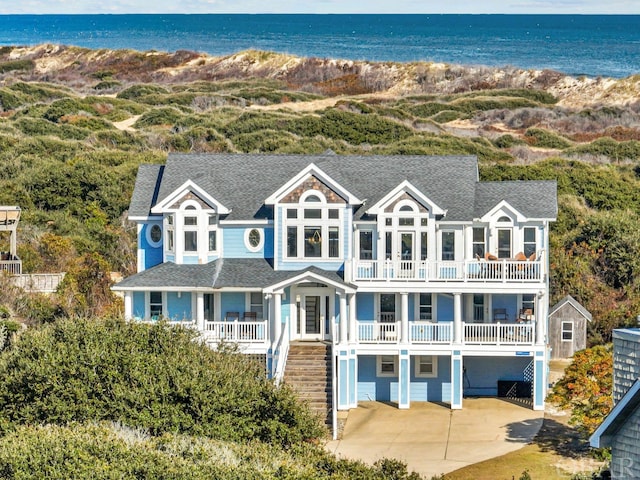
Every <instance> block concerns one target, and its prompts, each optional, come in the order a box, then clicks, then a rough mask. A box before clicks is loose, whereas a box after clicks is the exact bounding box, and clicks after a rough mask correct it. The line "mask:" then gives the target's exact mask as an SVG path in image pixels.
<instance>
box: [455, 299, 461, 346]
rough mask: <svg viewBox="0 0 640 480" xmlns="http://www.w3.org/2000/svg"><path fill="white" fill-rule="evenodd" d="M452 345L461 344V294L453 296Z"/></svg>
mask: <svg viewBox="0 0 640 480" xmlns="http://www.w3.org/2000/svg"><path fill="white" fill-rule="evenodd" d="M453 343H462V294H461V293H454V294H453Z"/></svg>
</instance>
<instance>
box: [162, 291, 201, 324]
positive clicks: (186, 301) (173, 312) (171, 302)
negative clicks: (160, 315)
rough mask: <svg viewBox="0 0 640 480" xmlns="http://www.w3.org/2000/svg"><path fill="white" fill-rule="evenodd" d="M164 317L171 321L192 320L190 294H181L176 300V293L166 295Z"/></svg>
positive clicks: (193, 316)
mask: <svg viewBox="0 0 640 480" xmlns="http://www.w3.org/2000/svg"><path fill="white" fill-rule="evenodd" d="M166 311H167V312H166V317H167V318H169V319H171V320H193V319H194V318H195V315H192V314H191V293H189V292H182V293H181V295H180V298H178V293H177V292H168V293H167V308H166Z"/></svg>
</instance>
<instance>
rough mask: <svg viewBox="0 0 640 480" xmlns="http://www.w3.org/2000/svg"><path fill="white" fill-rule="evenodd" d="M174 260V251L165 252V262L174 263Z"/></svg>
mask: <svg viewBox="0 0 640 480" xmlns="http://www.w3.org/2000/svg"><path fill="white" fill-rule="evenodd" d="M175 261H176V256H175V254H174V253H167V262H173V263H175Z"/></svg>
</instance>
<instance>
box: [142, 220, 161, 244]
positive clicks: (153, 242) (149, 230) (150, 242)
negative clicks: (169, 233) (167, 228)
mask: <svg viewBox="0 0 640 480" xmlns="http://www.w3.org/2000/svg"><path fill="white" fill-rule="evenodd" d="M154 227H158V228H159V229H160V238H159V239H158V241H154V240H153V238H151V230H152V229H153V228H154ZM163 235H164V232H163V231H162V224H161V223H158V222H153V223H149V224H147V228H146V236H147V243H148V244H149V246H150V247H151V248H158V247H160V246H161V245H162V237H163Z"/></svg>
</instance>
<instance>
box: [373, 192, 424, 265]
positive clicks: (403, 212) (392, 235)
mask: <svg viewBox="0 0 640 480" xmlns="http://www.w3.org/2000/svg"><path fill="white" fill-rule="evenodd" d="M380 216H381V220H380V222H381V223H382V225H381V226H380V228H381V229H382V230H383V232H384V234H383V236H382V238H383V240H384V246H383V251H384V252H385V259H386V260H400V261H402V262H403V265H404V266H405V267H407V268H410V267H411V264H410V263H409V262H413V261H416V260H426V259H427V256H428V231H427V230H428V226H429V212H428V211H426V209H425V208H423V207H421V206H419V205H418V204H417V203H416V202H415V201H413V200H410V199H403V200H400V201H398V202H397V203H396V204H395V205H394V206H393V208H391V207H389V209H388V210H386V211H385V213H384V214H382V215H380Z"/></svg>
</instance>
